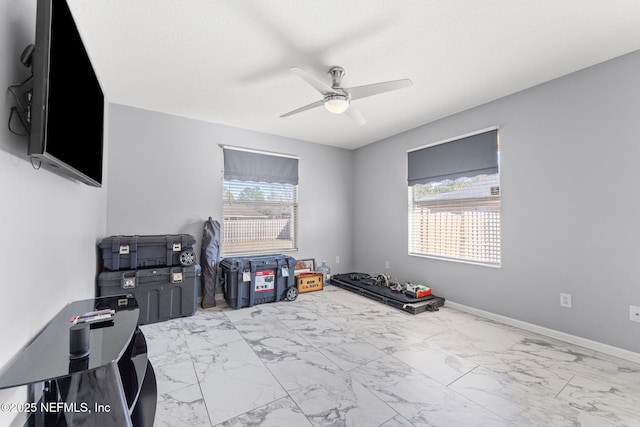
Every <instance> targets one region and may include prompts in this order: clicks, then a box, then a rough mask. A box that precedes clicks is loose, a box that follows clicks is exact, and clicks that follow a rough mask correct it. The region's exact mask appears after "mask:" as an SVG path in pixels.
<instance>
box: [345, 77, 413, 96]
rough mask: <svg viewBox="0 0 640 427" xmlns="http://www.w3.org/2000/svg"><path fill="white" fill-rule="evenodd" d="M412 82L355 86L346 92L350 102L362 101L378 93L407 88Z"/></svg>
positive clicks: (406, 80) (402, 81)
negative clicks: (349, 96)
mask: <svg viewBox="0 0 640 427" xmlns="http://www.w3.org/2000/svg"><path fill="white" fill-rule="evenodd" d="M412 84H413V82H412V81H411V80H409V79H402V80H393V81H390V82H383V83H373V84H370V85H364V86H356V87H351V88H347V89H346V91H347V92H349V94H350V95H351V100H352V101H353V100H356V99H362V98H366V97H368V96H373V95H378V94H380V93H385V92H391V91H392V90H398V89H402V88H405V87H409V86H411V85H412Z"/></svg>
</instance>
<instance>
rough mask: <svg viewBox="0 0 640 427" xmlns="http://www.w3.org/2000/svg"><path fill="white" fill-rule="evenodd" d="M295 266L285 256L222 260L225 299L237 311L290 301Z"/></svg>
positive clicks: (294, 261)
mask: <svg viewBox="0 0 640 427" xmlns="http://www.w3.org/2000/svg"><path fill="white" fill-rule="evenodd" d="M295 264H296V260H295V259H293V258H292V257H290V256H286V255H263V256H246V257H231V258H224V259H223V260H222V261H220V268H221V270H222V277H223V281H224V286H223V294H224V298H225V299H226V300H227V303H228V304H229V305H230V306H231V307H233V308H236V309H237V308H242V307H252V306H254V305H256V304H264V303H269V302H275V301H280V300H282V299H289V298H288V291H289V290H290V289H292V288H293V289H295V277H294V275H293V270H294V266H295ZM295 296H297V292H296V295H295ZM291 299H295V297H294V298H291Z"/></svg>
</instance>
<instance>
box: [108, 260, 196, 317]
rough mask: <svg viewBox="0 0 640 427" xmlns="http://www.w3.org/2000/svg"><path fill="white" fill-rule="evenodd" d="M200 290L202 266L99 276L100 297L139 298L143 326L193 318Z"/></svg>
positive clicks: (115, 272) (110, 273)
mask: <svg viewBox="0 0 640 427" xmlns="http://www.w3.org/2000/svg"><path fill="white" fill-rule="evenodd" d="M199 287H200V266H199V265H192V266H188V267H163V268H152V269H144V270H128V271H103V272H102V273H100V274H99V275H98V293H99V296H110V295H122V294H131V295H133V296H134V297H135V299H136V300H137V301H138V306H139V307H140V318H139V320H138V324H139V325H144V324H148V323H155V322H160V321H163V320H169V319H174V318H177V317H185V316H191V315H193V314H194V313H195V312H196V309H197V303H198V301H197V300H198V289H199Z"/></svg>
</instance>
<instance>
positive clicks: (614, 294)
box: [354, 52, 640, 352]
mask: <svg viewBox="0 0 640 427" xmlns="http://www.w3.org/2000/svg"><path fill="white" fill-rule="evenodd" d="M639 70H640V52H635V53H632V54H629V55H626V56H623V57H620V58H617V59H614V60H612V61H609V62H606V63H603V64H600V65H597V66H594V67H591V68H589V69H586V70H583V71H580V72H577V73H574V74H572V75H569V76H566V77H563V78H560V79H557V80H554V81H551V82H548V83H546V84H543V85H540V86H537V87H535V88H532V89H529V90H526V91H523V92H520V93H517V94H514V95H512V96H509V97H506V98H503V99H500V100H498V101H495V102H492V103H489V104H486V105H483V106H480V107H477V108H474V109H471V110H468V111H465V112H462V113H460V114H456V115H454V116H451V117H447V118H445V119H442V120H439V121H436V122H434V123H431V124H428V125H425V126H422V127H420V128H417V129H414V130H412V131H409V132H406V133H403V134H400V135H397V136H394V137H391V138H388V139H386V140H384V141H380V142H378V143H375V144H372V145H369V146H366V147H364V148H362V149H359V150H357V151H356V153H355V164H354V166H355V167H354V175H355V177H354V182H355V190H356V191H355V204H354V216H355V218H358V221H356V222H354V225H355V229H354V256H355V265H356V269H357V270H358V271H365V272H384V271H387V272H389V273H390V274H392V275H394V276H396V277H398V278H399V279H401V280H407V281H418V282H423V283H424V282H426V283H428V284H430V285H431V286H432V288H433V289H434V293H435V294H438V295H441V296H444V297H446V298H447V299H450V300H452V301H455V302H457V303H460V304H464V305H467V306H471V307H474V308H477V309H480V310H485V311H488V312H492V313H496V314H499V315H503V316H507V317H510V318H514V319H517V320H521V321H525V322H529V323H533V324H536V325H539V326H543V327H546V328H551V329H554V330H557V331H561V332H565V333H568V334H572V335H575V336H579V337H582V338H586V339H590V340H594V341H598V342H601V343H605V344H609V345H613V346H616V347H620V348H623V349H627V350H631V351H635V352H640V340H638V339H637V337H638V336H639V335H638V334H639V333H640V324H639V323H634V322H631V321H630V320H629V305H630V304H632V305H640V263H639V262H638V260H637V258H638V253H639V252H638V247H637V242H638V240H639V237H640V224H639V221H638V218H640V197H638V191H637V189H636V186H637V181H638V175H637V171H638V170H639V169H638V159H640V119H639V117H640V79H639V78H638V72H639ZM493 125H498V126H499V127H500V130H499V138H500V147H501V151H500V156H501V187H502V188H501V190H502V191H501V193H502V268H500V269H496V268H489V267H481V266H475V265H469V264H462V263H456V262H448V261H441V260H434V259H426V258H419V257H410V256H408V255H407V252H408V250H407V248H408V244H407V228H408V226H407V184H406V172H407V159H406V153H405V150H407V149H411V148H415V147H419V146H422V145H425V144H428V143H432V142H436V141H440V140H444V139H448V138H451V137H455V136H457V135H461V134H464V133H467V132H471V131H474V130H478V129H483V128H486V127H489V126H493ZM387 260H388V261H389V262H390V269H389V270H385V268H384V262H385V261H387ZM560 293H570V294H572V296H573V308H572V309H567V308H562V307H560V305H559V294H560Z"/></svg>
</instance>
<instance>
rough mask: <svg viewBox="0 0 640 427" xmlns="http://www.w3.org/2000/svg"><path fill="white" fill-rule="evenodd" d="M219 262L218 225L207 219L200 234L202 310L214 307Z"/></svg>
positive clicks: (216, 222)
mask: <svg viewBox="0 0 640 427" xmlns="http://www.w3.org/2000/svg"><path fill="white" fill-rule="evenodd" d="M219 260H220V223H219V222H218V221H214V220H213V219H211V217H209V219H208V220H207V221H205V223H204V231H203V233H202V251H201V254H200V264H201V266H202V308H210V307H215V306H216V287H217V284H218V261H219Z"/></svg>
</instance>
